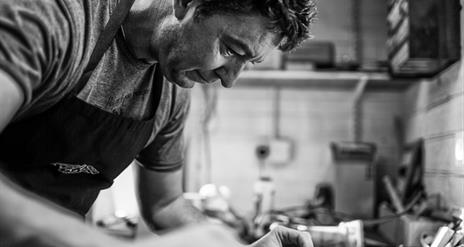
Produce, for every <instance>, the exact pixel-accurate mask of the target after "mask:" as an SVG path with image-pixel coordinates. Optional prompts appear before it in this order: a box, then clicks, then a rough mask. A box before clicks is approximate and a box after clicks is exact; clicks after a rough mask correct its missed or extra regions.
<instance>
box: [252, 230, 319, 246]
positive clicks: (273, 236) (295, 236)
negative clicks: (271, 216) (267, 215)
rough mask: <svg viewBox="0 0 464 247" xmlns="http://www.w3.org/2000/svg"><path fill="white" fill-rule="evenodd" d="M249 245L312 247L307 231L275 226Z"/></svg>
mask: <svg viewBox="0 0 464 247" xmlns="http://www.w3.org/2000/svg"><path fill="white" fill-rule="evenodd" d="M250 247H314V245H313V241H312V240H311V235H310V234H309V232H302V231H297V230H293V229H290V228H287V227H283V226H277V227H275V228H274V229H272V230H271V231H270V232H269V233H268V234H266V235H264V236H263V237H262V238H260V239H258V240H257V241H256V242H254V243H252V244H251V245H250Z"/></svg>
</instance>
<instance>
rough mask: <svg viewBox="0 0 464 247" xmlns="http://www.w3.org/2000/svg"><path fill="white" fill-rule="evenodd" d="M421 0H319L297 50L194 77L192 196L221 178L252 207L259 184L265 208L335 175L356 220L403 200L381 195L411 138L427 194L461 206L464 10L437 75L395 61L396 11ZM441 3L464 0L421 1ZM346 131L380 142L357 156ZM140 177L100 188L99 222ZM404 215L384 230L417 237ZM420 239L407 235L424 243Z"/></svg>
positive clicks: (236, 200) (305, 194)
mask: <svg viewBox="0 0 464 247" xmlns="http://www.w3.org/2000/svg"><path fill="white" fill-rule="evenodd" d="M414 2H416V5H415V6H417V2H418V1H413V0H409V1H408V0H388V1H387V0H319V1H318V2H317V6H318V18H317V20H316V21H315V23H314V25H313V28H312V35H313V36H314V37H313V38H312V39H311V40H310V41H309V42H307V43H305V44H303V46H302V47H301V48H300V50H296V51H295V52H293V53H290V54H281V53H279V52H276V53H274V54H272V55H270V56H269V57H268V58H267V59H266V61H265V62H264V63H263V64H260V65H256V66H251V67H248V68H247V70H246V71H245V72H244V73H243V75H242V76H241V78H240V79H239V80H238V82H237V84H236V85H235V86H234V87H233V88H231V89H225V88H222V87H220V86H209V87H203V86H195V88H193V89H192V106H191V112H190V115H189V119H188V123H187V128H186V143H187V150H186V157H187V163H186V167H185V168H186V169H185V181H184V182H185V183H184V184H185V190H186V191H187V192H190V193H189V196H190V198H193V200H195V198H196V197H195V193H197V192H199V191H200V190H201V189H202V187H203V188H204V185H206V184H214V185H216V186H217V188H220V190H221V195H222V196H224V197H226V199H227V203H228V205H229V206H230V207H233V208H234V211H235V212H236V213H238V214H239V215H241V216H242V217H244V218H247V217H253V216H256V215H255V214H256V210H257V207H263V205H262V204H261V205H258V206H257V205H256V195H257V193H258V192H257V191H259V193H266V191H265V192H263V190H267V192H269V193H270V194H269V195H270V196H271V197H272V198H271V201H270V202H267V203H268V205H267V207H268V209H283V208H289V207H295V206H299V205H307V204H308V202H310V201H311V200H313V199H314V198H315V196H317V194H318V193H319V192H320V191H318V189H320V188H321V186H326V187H329V188H331V189H332V190H330V191H331V192H333V198H334V201H333V205H334V207H335V208H334V211H335V212H341V213H343V214H346V215H349V216H351V217H352V218H359V219H370V218H374V217H383V216H385V215H392V214H394V213H395V208H394V207H391V206H385V205H386V204H385V203H384V202H385V201H386V202H389V201H392V199H391V198H389V194H388V190H387V189H385V184H386V182H385V179H384V178H385V177H389V178H390V179H391V181H393V184H395V186H400V184H401V183H408V182H411V181H406V180H407V179H408V174H411V172H410V171H408V169H412V167H413V165H415V164H412V163H414V162H413V161H412V160H411V159H412V158H411V156H414V155H418V154H417V149H416V151H414V152H416V153H414V152H412V151H410V149H408V147H410V146H411V145H412V146H413V147H417V145H420V147H421V148H422V149H421V150H422V151H421V154H419V155H422V156H421V157H423V159H422V160H420V161H418V162H419V163H421V164H420V165H421V169H422V170H420V171H419V173H418V174H420V175H421V178H420V179H418V181H419V182H421V183H422V184H423V185H424V188H423V189H424V190H425V192H426V194H427V196H429V197H433V198H434V200H435V202H436V203H437V204H438V207H440V208H442V209H450V210H458V211H459V210H463V208H464V161H463V159H464V63H463V62H462V59H460V58H459V57H462V56H463V55H464V38H462V37H464V13H463V12H464V11H463V10H462V9H457V10H456V9H455V10H456V12H457V14H458V15H457V20H455V22H454V23H456V22H457V23H458V24H460V25H457V28H458V32H455V36H457V38H458V39H457V40H458V41H457V42H455V41H456V39H453V38H450V39H448V40H445V41H444V42H451V43H452V42H455V43H452V44H451V43H450V44H451V46H453V47H455V48H454V49H457V50H456V53H455V54H450V55H449V61H450V62H448V63H447V64H446V65H444V66H442V67H441V68H440V69H439V71H434V72H432V73H429V74H426V73H423V71H422V72H418V73H416V74H414V73H410V72H409V71H407V72H404V71H400V72H398V71H396V72H395V70H394V69H392V60H394V59H395V54H394V52H392V50H393V48H391V46H394V45H392V43H391V39H392V36H394V35H395V32H394V31H392V28H393V27H392V26H391V23H392V20H391V18H393V17H392V15H393V14H394V13H393V12H394V11H395V10H394V7H396V6H400V7H402V5H401V4H404V3H409V7H411V11H410V13H412V12H413V11H412V7H413V6H414V4H413V3H414ZM419 2H420V1H419ZM432 2H437V3H438V4H439V5H441V4H444V3H445V2H448V3H449V4H451V3H452V2H455V3H457V4H460V5H461V6H462V5H464V0H460V1H453V0H446V1H432V0H427V1H423V2H421V3H419V4H424V5H426V3H427V4H428V3H432ZM400 7H399V8H400ZM403 7H404V6H403ZM447 16H449V15H447ZM447 21H450V20H447ZM393 22H395V21H394V20H393ZM403 22H404V21H403ZM411 22H412V21H411ZM451 22H452V20H451ZM400 25H401V24H400ZM424 25H426V24H424ZM448 26H452V25H448ZM455 27H456V26H455ZM397 29H400V31H401V28H397ZM400 31H397V32H400ZM450 32H451V31H450ZM409 37H410V38H411V39H412V38H413V36H412V35H410V36H409ZM440 40H441V39H440ZM442 41H443V40H441V41H440V42H442ZM431 42H432V41H430V42H429V43H431ZM426 43H427V42H426ZM453 47H452V48H449V49H453ZM456 47H457V48H456ZM397 52H401V51H397ZM305 55H308V56H307V57H305ZM409 55H410V56H412V55H411V54H409ZM456 56H457V57H458V58H457V59H456ZM394 62H395V61H394ZM402 73H403V74H402ZM421 73H422V74H421ZM347 141H348V142H361V143H370V144H374V145H375V150H367V151H366V153H364V155H367V158H366V157H363V158H362V159H359V160H357V159H353V160H350V159H349V158H348V159H344V158H343V157H342V158H337V157H336V155H337V152H340V150H338V151H337V150H336V148H334V147H336V146H337V145H338V144H340V143H343V142H347ZM414 145H415V146H414ZM402 169H406V172H404V171H403V172H401V170H402ZM405 174H406V175H405ZM410 176H411V175H410ZM263 177H265V178H266V179H262V178H263ZM416 182H417V181H416ZM131 183H132V174H131V170H128V171H127V172H126V173H125V174H123V175H122V176H121V177H120V178H118V180H117V182H116V183H115V186H114V187H113V189H112V190H109V191H105V192H103V193H102V194H101V195H100V198H99V200H98V201H97V204H96V205H95V206H94V209H93V211H92V215H93V219H94V221H98V219H102V218H104V217H106V216H107V215H108V212H111V213H113V214H116V215H122V216H130V217H134V215H135V217H136V216H137V215H138V212H137V210H136V209H137V205H136V199H135V197H134V196H133V186H132V185H131ZM260 186H261V187H260ZM397 188H398V187H397ZM209 189H210V190H211V188H209ZM206 190H208V188H206ZM205 193H206V194H208V192H205ZM209 193H213V192H211V191H210V192H209ZM218 193H219V192H218ZM213 194H214V193H213ZM105 198H106V199H105ZM128 198H132V199H128ZM197 199H198V198H197ZM393 201H394V200H393ZM262 203H263V202H262ZM387 204H388V203H387ZM393 204H394V202H393ZM396 213H398V210H396ZM402 220H403V221H405V219H404V218H402ZM406 221H407V220H406ZM398 224H400V223H398ZM403 224H405V223H403ZM440 224H441V225H444V223H440ZM440 224H438V225H437V224H435V225H434V226H437V227H436V229H438V226H440ZM395 226H397V225H393V226H390V227H391V228H388V224H384V225H382V226H380V227H379V229H380V230H379V229H377V230H378V231H377V232H380V233H382V231H383V233H384V234H383V236H382V237H383V238H384V239H385V240H386V242H388V240H389V241H390V243H391V242H394V246H398V245H399V244H401V241H403V243H404V242H406V241H407V238H408V236H401V237H400V236H399V235H402V233H394V234H393V233H391V231H393V228H395ZM434 229H435V228H434ZM389 231H390V232H389ZM379 235H382V234H379ZM403 235H405V234H403ZM416 240H417V237H415V239H414V240H413V242H412V243H411V244H405V245H404V246H421V245H420V244H419V242H418V241H416ZM414 241H415V242H414ZM385 246H388V245H385Z"/></svg>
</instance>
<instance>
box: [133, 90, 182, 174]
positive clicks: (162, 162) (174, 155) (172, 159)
mask: <svg viewBox="0 0 464 247" xmlns="http://www.w3.org/2000/svg"><path fill="white" fill-rule="evenodd" d="M180 91H181V93H179V94H177V96H176V99H175V101H176V102H174V103H173V104H174V108H173V109H174V110H173V111H172V114H171V116H170V117H169V120H168V122H167V123H166V125H165V126H164V127H163V128H162V129H161V130H160V131H159V132H158V134H157V135H156V137H155V139H154V140H153V141H152V143H150V145H148V146H147V147H146V148H145V149H143V150H142V152H140V154H139V155H138V157H137V158H136V160H137V161H138V162H139V163H140V165H142V166H143V167H144V168H147V169H149V170H153V171H157V172H170V171H175V170H178V169H180V168H182V166H183V164H184V151H185V150H184V146H185V145H184V135H183V131H184V126H185V121H186V118H187V115H188V112H189V108H190V94H189V93H188V92H186V91H185V89H181V90H180Z"/></svg>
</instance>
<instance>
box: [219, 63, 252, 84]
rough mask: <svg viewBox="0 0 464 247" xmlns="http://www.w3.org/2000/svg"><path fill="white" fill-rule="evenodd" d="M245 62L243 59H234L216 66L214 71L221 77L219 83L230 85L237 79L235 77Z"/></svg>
mask: <svg viewBox="0 0 464 247" xmlns="http://www.w3.org/2000/svg"><path fill="white" fill-rule="evenodd" d="M245 64H246V62H245V61H241V60H239V59H234V60H231V61H228V62H227V63H226V64H224V65H223V66H221V67H219V68H217V69H216V70H215V71H216V73H217V74H218V75H219V77H220V78H221V84H222V85H223V86H224V87H227V88H230V87H232V86H233V85H234V84H235V82H236V81H237V78H238V76H239V75H240V73H241V72H242V70H243V68H245Z"/></svg>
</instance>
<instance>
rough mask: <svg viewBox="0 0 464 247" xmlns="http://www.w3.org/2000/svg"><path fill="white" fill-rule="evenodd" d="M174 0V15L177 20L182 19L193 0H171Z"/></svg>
mask: <svg viewBox="0 0 464 247" xmlns="http://www.w3.org/2000/svg"><path fill="white" fill-rule="evenodd" d="M173 1H174V16H176V18H177V19H178V20H182V19H183V18H184V17H185V15H186V14H187V12H188V10H189V8H190V5H191V3H192V2H193V0H173Z"/></svg>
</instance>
